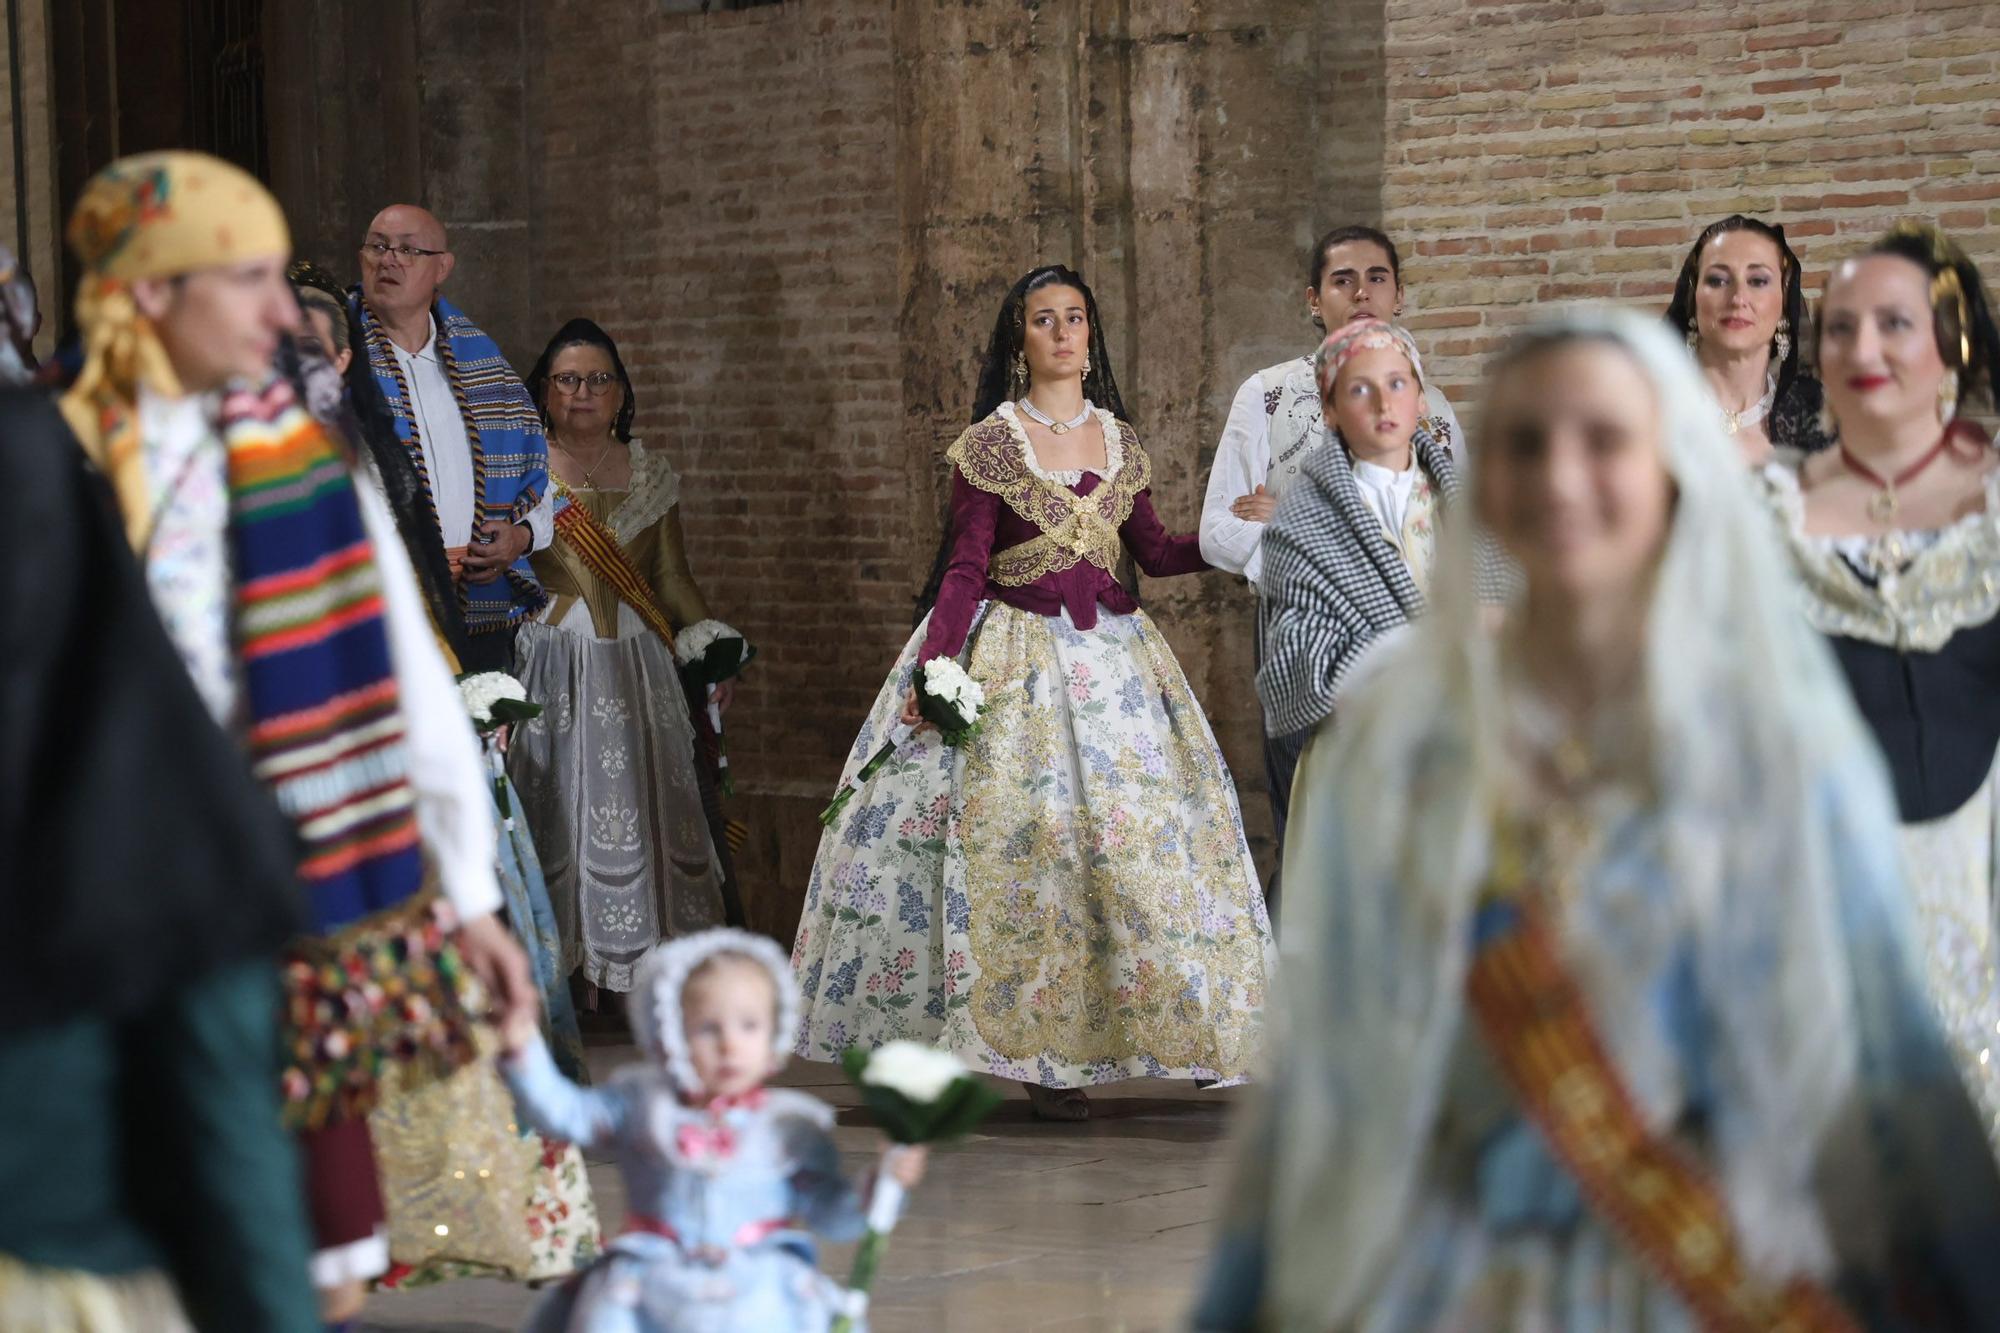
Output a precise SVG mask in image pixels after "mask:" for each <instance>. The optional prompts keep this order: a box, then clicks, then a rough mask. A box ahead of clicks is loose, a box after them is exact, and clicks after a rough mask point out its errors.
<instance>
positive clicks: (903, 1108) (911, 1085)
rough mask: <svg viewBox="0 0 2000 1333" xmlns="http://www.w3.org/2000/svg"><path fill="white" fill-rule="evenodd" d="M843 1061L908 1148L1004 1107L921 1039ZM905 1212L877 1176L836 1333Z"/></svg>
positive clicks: (947, 1135)
mask: <svg viewBox="0 0 2000 1333" xmlns="http://www.w3.org/2000/svg"><path fill="white" fill-rule="evenodd" d="M933 665H935V663H933ZM961 674H963V673H961ZM973 688H974V689H977V688H978V687H977V686H974V687H973ZM840 1064H841V1067H842V1068H843V1069H845V1070H846V1071H847V1077H848V1078H850V1079H852V1080H853V1081H854V1084H855V1086H856V1087H858V1088H859V1089H860V1090H861V1101H862V1104H863V1105H864V1106H866V1107H867V1108H868V1110H869V1112H870V1113H872V1114H873V1115H874V1117H875V1121H876V1123H877V1124H879V1125H880V1126H881V1127H882V1132H883V1133H885V1134H887V1135H888V1136H889V1137H890V1138H891V1139H893V1140H895V1141H896V1142H897V1143H898V1144H902V1145H904V1146H906V1147H919V1146H922V1145H926V1144H931V1143H939V1142H942V1141H944V1140H946V1139H955V1138H960V1137H963V1136H964V1135H966V1134H970V1133H971V1132H972V1131H973V1130H974V1129H975V1128H977V1127H978V1125H979V1122H980V1121H982V1120H984V1119H985V1118H986V1117H987V1116H989V1115H991V1114H993V1108H995V1107H996V1106H998V1105H1000V1094H999V1093H997V1092H995V1091H993V1089H992V1088H990V1087H988V1086H987V1085H986V1083H985V1082H984V1081H983V1080H981V1079H979V1078H978V1077H976V1076H974V1075H973V1073H972V1072H971V1071H970V1070H968V1069H967V1068H966V1067H965V1066H964V1065H962V1064H960V1063H959V1060H958V1057H957V1056H955V1055H953V1054H952V1053H951V1052H950V1051H940V1050H937V1049H934V1048H933V1047H929V1046H923V1045H919V1044H918V1043H916V1042H914V1041H892V1042H889V1043H887V1044H886V1045H883V1046H881V1047H878V1048H877V1049H876V1050H875V1051H873V1052H872V1053H871V1052H868V1051H863V1050H861V1049H860V1048H859V1047H853V1046H850V1047H849V1048H848V1049H847V1051H846V1052H845V1053H844V1054H843V1055H842V1056H841V1057H840ZM891 1151H894V1150H893V1149H892V1150H891ZM902 1211H903V1187H902V1186H901V1185H899V1184H898V1183H897V1182H896V1180H895V1178H894V1177H893V1176H891V1175H890V1174H889V1173H888V1172H887V1171H882V1172H878V1173H877V1174H876V1177H875V1187H874V1192H873V1193H872V1194H870V1195H869V1197H868V1231H867V1234H865V1235H864V1236H862V1238H861V1247H860V1248H859V1249H857V1250H856V1251H855V1252H854V1268H853V1271H852V1272H851V1273H850V1275H849V1276H848V1279H847V1287H848V1292H849V1294H850V1298H851V1299H850V1301H849V1303H848V1309H847V1312H846V1313H844V1314H842V1315H841V1316H840V1317H839V1318H838V1319H836V1320H834V1323H833V1333H848V1330H851V1329H852V1328H854V1326H855V1322H856V1320H858V1319H859V1317H860V1316H861V1315H862V1314H863V1313H865V1311H866V1309H867V1303H868V1288H869V1287H870V1286H871V1285H872V1284H873V1283H874V1281H875V1270H876V1269H877V1268H878V1267H879V1266H880V1265H881V1263H882V1251H883V1249H884V1248H885V1247H886V1246H887V1245H888V1238H889V1232H890V1231H892V1230H893V1229H894V1228H895V1225H896V1220H897V1218H898V1217H900V1216H901V1215H902Z"/></svg>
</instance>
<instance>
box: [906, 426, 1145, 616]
mask: <svg viewBox="0 0 2000 1333" xmlns="http://www.w3.org/2000/svg"><path fill="white" fill-rule="evenodd" d="M1097 419H1098V422H1099V424H1100V425H1102V426H1103V428H1104V440H1105V453H1106V455H1107V456H1109V455H1110V454H1111V452H1112V447H1113V442H1114V441H1115V442H1116V444H1117V447H1118V448H1120V449H1122V450H1123V452H1124V465H1123V466H1122V467H1120V468H1119V469H1118V471H1117V473H1116V474H1115V475H1114V476H1112V477H1111V478H1110V479H1109V480H1107V481H1105V482H1104V483H1103V484H1102V485H1100V486H1099V487H1098V488H1097V489H1096V490H1094V491H1092V492H1091V493H1090V494H1089V495H1078V494H1077V493H1076V492H1075V491H1072V490H1070V489H1069V488H1068V487H1066V486H1062V485H1059V484H1058V483H1056V482H1054V481H1049V480H1046V479H1044V478H1042V477H1038V476H1036V475H1035V474H1034V473H1033V472H1032V471H1030V470H1029V468H1028V458H1029V452H1030V449H1031V446H1030V445H1029V443H1028V433H1027V432H1026V431H1025V430H1023V429H1022V428H1021V424H1020V423H1019V422H1018V421H1015V420H1013V419H1012V418H1010V417H1009V416H1008V415H1007V414H1006V413H1003V412H995V413H994V414H993V415H992V416H990V417H988V418H986V420H984V421H982V422H980V423H978V424H977V425H975V426H971V427H969V428H968V429H967V430H966V431H965V433H964V434H962V435H960V436H959V437H958V438H957V439H956V440H954V441H952V445H951V448H949V449H947V450H945V457H946V458H948V459H950V460H951V462H952V464H953V466H955V467H956V468H957V469H958V471H959V474H960V475H961V476H963V477H964V478H965V479H966V481H967V482H968V483H970V484H971V485H973V486H976V487H978V488H979V489H980V490H982V491H985V492H987V493H988V494H989V495H995V496H998V497H999V498H1000V499H1001V501H1003V502H1004V503H1005V504H1006V506H1007V507H1008V508H1009V509H1011V510H1013V511H1014V512H1015V513H1017V514H1019V515H1020V516H1021V517H1022V518H1024V519H1026V520H1027V521H1028V522H1030V523H1032V524H1034V525H1035V526H1036V527H1037V528H1038V529H1040V532H1041V535H1039V536H1036V537H1031V538H1029V539H1028V540H1027V541H1025V542H1022V543H1020V544H1019V545H1018V546H1010V547H1008V548H1007V549H1006V550H1004V551H995V552H994V553H993V556H992V558H991V560H990V561H989V562H988V564H987V570H986V573H987V577H988V578H990V579H992V580H993V581H994V582H995V583H997V584H999V585H1000V586H1001V587H1003V588H1020V587H1025V586H1026V585H1028V584H1030V583H1033V582H1035V581H1036V580H1037V579H1040V578H1042V577H1044V576H1045V575H1049V574H1060V573H1061V572H1062V571H1063V570H1066V569H1069V568H1071V567H1072V566H1074V565H1075V564H1076V563H1077V562H1078V561H1080V560H1088V561H1089V562H1090V563H1091V564H1093V565H1096V566H1097V567H1098V568H1099V569H1101V570H1103V571H1104V572H1105V573H1107V574H1116V573H1117V570H1118V559H1119V556H1120V555H1121V554H1122V553H1123V544H1122V543H1121V542H1120V540H1119V537H1118V530H1119V529H1120V528H1121V527H1123V526H1124V525H1125V520H1126V519H1128V518H1130V517H1131V516H1132V505H1133V503H1134V501H1136V500H1137V499H1138V498H1139V492H1141V491H1143V490H1145V489H1146V487H1147V486H1148V485H1150V484H1151V482H1152V474H1153V467H1152V463H1151V461H1150V460H1149V459H1148V458H1147V457H1146V451H1145V449H1143V448H1142V447H1141V446H1140V444H1139V440H1138V437H1136V436H1134V435H1133V434H1131V433H1130V432H1129V431H1126V430H1125V429H1124V428H1123V427H1122V426H1120V425H1119V424H1118V419H1117V418H1116V417H1114V416H1112V415H1111V414H1110V413H1109V412H1107V411H1105V410H1104V409H1103V408H1099V409H1097Z"/></svg>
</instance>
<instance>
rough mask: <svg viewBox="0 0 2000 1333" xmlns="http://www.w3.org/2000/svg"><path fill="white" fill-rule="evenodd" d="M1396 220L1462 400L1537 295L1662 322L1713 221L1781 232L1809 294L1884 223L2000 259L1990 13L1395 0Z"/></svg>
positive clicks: (1442, 371) (1437, 360)
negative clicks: (1918, 222)
mask: <svg viewBox="0 0 2000 1333" xmlns="http://www.w3.org/2000/svg"><path fill="white" fill-rule="evenodd" d="M1390 15H1391V17H1390V21H1389V31H1388V41H1387V46H1386V70H1385V77H1386V81H1387V86H1388V126H1387V133H1386V135H1385V139H1386V142H1387V154H1386V161H1385V163H1384V177H1385V179H1384V188H1383V197H1384V203H1385V210H1386V214H1387V225H1388V226H1389V228H1390V229H1391V231H1392V232H1393V234H1395V235H1396V236H1398V237H1408V238H1410V242H1411V243H1410V246H1409V249H1410V251H1411V252H1412V253H1411V255H1410V258H1409V261H1408V265H1407V274H1406V276H1407V279H1408V281H1409V282H1410V283H1411V284H1412V286H1413V287H1414V288H1415V295H1416V302H1415V306H1416V308H1417V310H1418V311H1419V313H1416V314H1414V315H1413V316H1412V317H1411V320H1410V323H1411V324H1412V325H1413V326H1414V327H1417V328H1420V329H1425V330H1428V337H1427V339H1426V342H1427V344H1428V350H1429V353H1430V357H1431V361H1432V369H1433V372H1434V373H1435V374H1437V375H1438V376H1439V378H1440V379H1441V380H1442V381H1444V382H1445V383H1446V384H1447V385H1455V386H1467V387H1465V388H1464V389H1463V390H1462V391H1461V392H1458V393H1454V394H1453V398H1454V401H1459V400H1461V399H1465V400H1476V397H1477V395H1476V391H1475V390H1473V389H1471V388H1470V387H1469V386H1470V385H1471V383H1472V381H1474V380H1476V378H1477V375H1478V368H1479V364H1480V359H1481V357H1482V356H1483V354H1484V353H1486V352H1487V351H1489V350H1490V349H1491V348H1492V347H1493V346H1494V345H1495V344H1496V343H1497V342H1498V341H1499V340H1501V339H1502V338H1504V337H1505V335H1506V331H1507V329H1508V327H1509V325H1511V324H1514V323H1516V322H1518V321H1519V320H1521V319H1522V318H1523V317H1525V316H1527V315H1529V314H1531V313H1532V312H1533V310H1534V309H1535V307H1536V306H1537V305H1539V304H1540V303H1542V302H1544V301H1551V300H1560V299H1565V298H1577V297H1589V298H1606V299H1613V300H1620V301H1631V302H1637V303H1641V304H1645V305H1647V306H1651V307H1656V308H1659V309H1661V310H1664V309H1665V307H1666V302H1667V299H1668V297H1669V296H1670V295H1671V294H1672V289H1673V281H1674V277H1675V274H1676V273H1677V272H1678V270H1679V267H1680V262H1681V260H1682V258H1683V257H1684V256H1685V254H1686V252H1687V247H1688V246H1689V245H1690V244H1692V243H1693V240H1694V237H1695V235H1696V234H1697V233H1698V232H1699V231H1700V230H1701V228H1702V227H1703V226H1704V225H1705V224H1706V223H1708V222H1710V221H1712V220H1714V219H1715V218H1718V217H1722V216H1724V215H1726V214H1729V213H1734V212H1743V213H1750V214H1754V215H1756V216H1759V217H1762V218H1766V219H1768V220H1771V221H1776V222H1781V223H1783V224H1784V227H1785V232H1786V235H1787V237H1788V238H1789V239H1790V240H1791V242H1792V245H1793V248H1794V249H1795V250H1796V251H1797V252H1798V254H1799V258H1800V261H1801V262H1802V263H1803V264H1804V266H1805V269H1806V281H1807V294H1808V296H1809V297H1811V296H1813V295H1816V293H1817V292H1818V290H1819V284H1820V281H1821V279H1822V278H1823V277H1824V274H1825V272H1826V270H1827V269H1828V268H1829V267H1830V266H1831V265H1832V264H1833V263H1834V262H1836V261H1837V260H1838V259H1839V258H1841V257H1842V256H1844V255H1845V254H1847V253H1850V252H1851V251H1852V250H1854V249H1856V248H1858V247H1859V245H1860V244H1861V243H1862V242H1863V241H1864V240H1865V239H1866V238H1868V237H1871V236H1873V235H1874V234H1876V233H1878V232H1880V231H1881V230H1882V229H1883V228H1884V227H1886V226H1887V225H1888V224H1889V223H1890V222H1892V221H1894V220H1895V219H1897V218H1899V217H1903V216H1907V215H1919V216H1924V217H1929V218H1934V219H1936V220H1937V221H1938V222H1940V223H1942V224H1943V225H1944V226H1945V227H1946V228H1948V229H1949V230H1950V231H1951V232H1952V233H1953V234H1954V235H1955V236H1956V237H1957V238H1958V240H1959V241H1960V242H1961V243H1963V244H1964V245H1965V246H1966V247H1967V248H1968V249H1969V250H1970V251H1971V252H1972V254H1973V255H1974V257H1975V258H1977V259H1980V260H1981V261H1983V262H1985V263H1986V264H1987V265H1988V268H1989V271H1991V270H1992V266H1993V265H1994V263H1995V262H2000V46H1996V43H1995V41H1994V33H1995V31H1996V27H1997V26H2000V4H1995V3H1992V2H1991V0H1984V2H1968V0H1916V2H1914V3H1912V0H1902V2H1901V3H1882V2H1881V0H1875V2H1874V3H1856V2H1854V0H1809V2H1808V0H1797V2H1794V0H1769V2H1767V3H1762V4H1756V5H1738V4H1724V3H1704V4H1698V5H1690V4H1685V3H1672V2H1668V0H1596V2H1593V0H1585V2H1584V3H1576V4H1551V3H1546V2H1534V0H1498V2H1493V0H1398V3H1397V4H1395V5H1393V6H1391V7H1390Z"/></svg>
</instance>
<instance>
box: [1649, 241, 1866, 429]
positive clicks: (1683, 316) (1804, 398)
mask: <svg viewBox="0 0 2000 1333" xmlns="http://www.w3.org/2000/svg"><path fill="white" fill-rule="evenodd" d="M1805 314H1806V301H1805V291H1804V284H1803V282H1802V280H1801V277H1800V272H1799V258H1798V256H1797V255H1795V254H1793V253H1792V247H1791V246H1790V245H1788V244H1786V242H1785V229H1784V228H1783V227H1777V226H1773V225H1771V224H1770V223H1768V222H1759V221H1758V220H1757V219H1755V218H1746V217H1744V216H1743V215H1742V214H1740V213H1733V214H1731V215H1730V216H1728V217H1726V218H1724V219H1722V220H1721V221H1720V222H1715V223H1711V224H1710V225H1709V226H1708V228H1707V229H1706V230H1704V231H1703V232H1702V234H1701V236H1700V238H1699V239H1698V240H1696V241H1695V243H1694V248H1693V249H1692V250H1690V251H1688V256H1687V260H1686V262H1684V263H1683V264H1682V265H1681V273H1680V277H1679V279H1678V280H1677V281H1676V282H1675V283H1674V299H1673V302H1672V303H1671V304H1670V305H1669V306H1668V307H1667V323H1668V325H1669V326H1671V327H1672V328H1673V329H1674V330H1675V332H1684V333H1685V334H1686V337H1687V344H1688V349H1689V350H1690V351H1692V352H1693V353H1694V356H1695V361H1696V362H1697V363H1699V365H1700V366H1701V374H1702V378H1703V379H1704V380H1706V381H1707V382H1708V387H1709V388H1710V389H1711V390H1713V391H1714V393H1715V397H1716V400H1717V401H1718V402H1719V403H1721V405H1722V428H1723V430H1725V431H1726V432H1728V434H1729V436H1730V438H1731V439H1732V440H1734V441H1735V442H1736V447H1737V449H1738V450H1739V451H1741V453H1742V455H1743V461H1744V462H1745V463H1748V464H1749V465H1751V466H1752V467H1755V466H1758V465H1760V464H1762V463H1763V461H1764V460H1765V459H1766V458H1767V457H1769V456H1770V453H1771V450H1772V449H1773V448H1774V447H1775V448H1780V449H1798V450H1802V451H1804V452H1806V453H1812V452H1814V451H1816V450H1819V449H1823V448H1825V447H1826V444H1827V437H1826V434H1825V432H1824V431H1822V430H1821V429H1820V425H1819V412H1820V404H1821V401H1822V399H1821V393H1820V385H1819V381H1818V380H1816V379H1814V378H1813V377H1812V375H1811V374H1810V373H1809V372H1807V371H1806V369H1805V368H1804V366H1803V365H1802V364H1801V357H1800V352H1801V351H1802V350H1803V344H1804V342H1805V323H1806V319H1805Z"/></svg>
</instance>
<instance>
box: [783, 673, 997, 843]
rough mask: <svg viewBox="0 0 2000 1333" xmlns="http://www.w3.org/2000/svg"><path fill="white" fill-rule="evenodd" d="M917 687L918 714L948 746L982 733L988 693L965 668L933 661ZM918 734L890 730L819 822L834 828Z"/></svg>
mask: <svg viewBox="0 0 2000 1333" xmlns="http://www.w3.org/2000/svg"><path fill="white" fill-rule="evenodd" d="M916 687H917V713H918V714H919V715H920V716H921V717H922V718H923V719H924V721H926V722H929V723H931V724H932V725H933V726H935V727H936V728H937V729H938V735H939V736H940V737H942V738H943V740H944V743H945V744H946V745H963V744H965V742H966V741H967V740H969V739H971V737H972V736H973V735H974V734H975V733H977V732H978V730H979V714H980V711H981V710H982V709H984V708H985V707H986V691H985V690H984V689H983V688H981V687H980V684H979V682H978V681H976V680H974V679H973V678H972V677H971V676H968V675H966V674H965V668H964V667H962V666H960V665H959V664H958V663H957V662H956V661H954V660H953V659H951V658H949V657H933V658H932V659H931V660H930V661H928V662H926V663H924V665H923V669H922V670H921V671H919V672H918V673H917V679H916ZM914 730H915V728H913V727H911V726H909V725H907V724H906V723H903V722H901V721H898V722H897V723H896V725H895V726H894V727H892V728H890V730H889V738H888V739H887V740H885V741H883V742H882V748H881V749H879V750H877V751H876V752H875V754H874V756H873V757H872V758H870V759H869V761H868V762H867V763H865V764H863V765H862V766H861V768H860V769H859V771H857V772H856V773H855V775H854V776H853V777H852V778H849V779H848V780H847V782H846V784H845V785H843V786H842V787H841V789H840V790H839V791H837V792H835V793H834V796H833V803H832V804H831V805H829V806H827V807H826V809H824V810H822V811H820V813H819V822H820V823H821V824H822V825H824V826H825V827H827V828H832V827H833V826H834V824H835V823H836V822H837V821H838V820H839V819H840V812H841V811H842V810H845V809H846V808H847V803H848V802H849V801H851V800H853V799H854V793H855V792H857V791H860V790H861V789H862V788H863V787H865V786H866V785H868V779H870V778H872V777H874V776H875V775H876V774H877V773H879V772H881V771H882V765H884V764H886V763H888V762H889V759H890V756H892V755H894V754H895V753H896V751H897V750H899V749H901V748H902V747H903V743H904V742H905V741H907V740H909V739H910V735H911V733H912V732H913V731H914Z"/></svg>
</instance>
